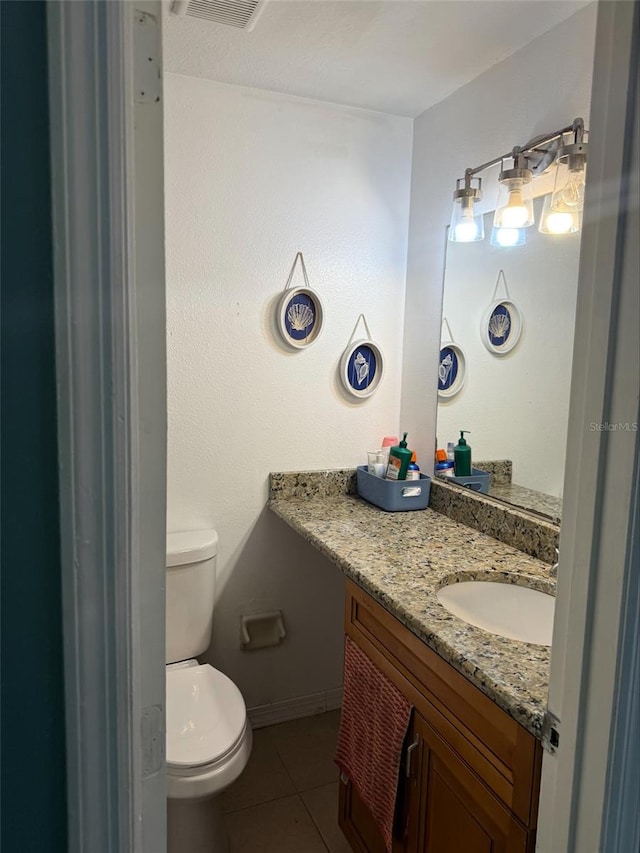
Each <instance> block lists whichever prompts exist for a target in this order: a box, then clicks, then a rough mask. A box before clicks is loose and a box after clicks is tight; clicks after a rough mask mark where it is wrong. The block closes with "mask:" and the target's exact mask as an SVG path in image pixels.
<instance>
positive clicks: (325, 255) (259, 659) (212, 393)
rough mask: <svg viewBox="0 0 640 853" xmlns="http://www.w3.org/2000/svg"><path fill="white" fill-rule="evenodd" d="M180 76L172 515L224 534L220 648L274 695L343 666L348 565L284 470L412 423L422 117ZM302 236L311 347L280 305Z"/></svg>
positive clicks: (331, 675) (251, 691)
mask: <svg viewBox="0 0 640 853" xmlns="http://www.w3.org/2000/svg"><path fill="white" fill-rule="evenodd" d="M165 94H166V105H165V147H166V155H165V156H166V217H167V222H166V227H167V234H166V243H167V327H168V362H169V370H168V405H169V436H168V529H169V530H180V529H189V528H198V527H205V526H213V527H215V528H216V529H217V530H218V532H219V534H220V552H219V566H218V568H219V573H218V579H219V586H218V602H217V606H216V611H215V620H214V637H213V643H212V649H211V652H210V659H211V662H212V663H214V664H215V665H217V666H219V667H220V668H221V669H223V670H224V671H225V672H226V673H227V674H228V675H229V676H230V677H231V678H233V679H234V680H235V681H236V683H237V684H238V685H239V686H240V688H241V689H242V690H243V692H244V694H245V698H246V700H247V703H248V705H249V706H255V705H258V704H264V703H268V702H272V701H277V700H280V699H285V698H289V697H295V696H301V695H305V694H307V693H313V692H317V691H321V690H326V689H330V688H335V687H338V686H340V683H341V658H342V642H343V639H342V637H343V632H342V628H341V625H342V604H343V602H342V595H343V584H342V578H341V576H340V573H339V572H338V570H337V569H336V568H335V567H333V566H332V565H331V564H330V563H329V562H328V561H327V560H326V559H325V558H323V557H322V556H321V555H320V554H319V553H317V552H316V551H315V550H314V549H313V548H311V547H310V546H309V545H307V544H306V543H305V542H304V541H303V540H302V539H301V538H300V537H299V536H297V534H295V533H293V532H292V531H291V530H290V529H289V528H287V527H286V525H284V524H283V523H282V522H281V521H279V520H278V519H277V518H276V517H275V516H273V515H272V514H271V513H270V512H269V511H268V510H265V508H264V507H265V502H266V499H267V479H268V473H269V471H273V470H276V471H277V470H305V469H319V468H334V467H341V466H355V465H356V464H358V463H360V462H362V461H364V459H365V458H366V456H365V453H366V450H367V449H371V448H372V447H375V446H377V445H378V444H379V441H380V438H381V437H382V436H383V435H385V434H388V433H389V432H395V431H397V430H398V429H399V427H400V422H399V411H400V386H401V357H402V335H403V312H404V286H405V274H406V252H407V233H408V213H409V185H410V160H411V132H412V126H411V121H410V120H409V119H406V118H399V117H392V116H387V115H382V114H378V113H373V112H367V111H364V110H357V109H349V108H343V107H338V106H334V105H330V104H324V103H320V102H314V101H311V100H306V99H301V98H294V97H288V96H279V95H275V94H271V93H266V92H261V91H257V90H252V89H246V88H242V87H235V86H229V85H225V84H218V83H214V82H211V81H207V80H203V79H196V78H190V77H183V76H179V75H173V74H168V75H167V76H166V80H165ZM298 250H301V251H302V252H304V256H305V260H306V263H307V269H308V272H309V276H310V280H311V286H312V287H314V288H315V289H316V290H317V291H318V292H319V293H320V295H321V296H322V299H323V302H324V307H325V327H324V330H323V333H322V335H321V337H320V338H319V340H318V341H317V342H316V343H315V344H314V345H313V346H312V347H311V348H309V349H308V350H305V351H297V352H292V351H289V350H285V349H284V348H283V345H281V344H279V343H278V340H277V337H276V333H275V332H274V329H273V321H272V315H273V309H274V302H275V301H277V300H278V297H279V295H280V293H281V291H282V290H283V288H284V285H285V281H286V278H287V275H288V272H289V269H290V267H291V264H292V262H293V259H294V256H295V253H296V251H298ZM298 283H300V284H302V281H301V280H299V281H298ZM361 311H362V312H365V314H366V317H367V320H368V323H369V326H370V329H371V332H372V335H373V337H374V339H375V340H376V341H377V342H378V343H379V344H380V345H381V347H382V349H383V351H384V353H385V356H386V364H385V370H386V374H385V377H384V379H383V382H382V384H381V386H380V388H379V389H378V391H377V392H376V394H375V395H374V396H373V397H372V398H371V399H370V400H368V401H366V402H361V403H354V402H350V401H349V400H347V399H345V397H344V396H343V395H342V393H341V391H340V389H339V387H338V385H337V379H336V369H337V366H338V363H339V360H340V356H341V353H342V351H343V350H344V348H345V346H346V344H347V341H348V339H349V337H350V335H351V332H352V329H353V327H354V324H355V322H356V319H357V317H358V314H359V313H360V312H361ZM273 608H280V609H282V610H283V611H284V615H285V621H286V624H287V628H288V631H289V636H288V638H287V640H286V641H285V643H284V644H283V645H282V646H280V647H279V648H276V649H273V650H262V651H257V652H251V653H246V652H241V651H240V650H239V618H240V614H241V613H244V612H254V611H256V610H262V609H273Z"/></svg>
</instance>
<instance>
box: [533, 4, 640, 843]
mask: <svg viewBox="0 0 640 853" xmlns="http://www.w3.org/2000/svg"><path fill="white" fill-rule="evenodd" d="M638 12H639V4H638V3H637V2H634V3H629V2H601V3H599V5H598V19H597V26H596V46H595V60H594V75H593V90H592V102H591V135H590V140H589V166H588V168H589V180H588V183H587V191H586V197H585V210H584V231H583V237H582V242H581V249H580V271H579V285H578V300H577V313H576V330H575V344H574V353H573V372H572V380H571V395H570V408H569V429H568V435H569V439H568V444H567V454H566V470H565V481H564V495H565V498H564V506H563V517H562V528H561V534H560V557H559V568H558V590H557V600H556V618H555V623H554V636H553V645H552V654H551V678H550V686H549V713H548V715H547V730H548V731H547V734H550V733H551V729H552V728H553V729H555V733H554V737H553V739H552V743H553V741H555V740H557V739H558V738H559V740H558V744H557V749H553V748H552V747H550V745H549V742H547V751H546V752H545V755H544V759H543V765H542V787H541V798H540V812H539V824H538V826H539V828H538V841H537V847H536V850H537V851H539V853H557V851H559V850H562V851H566V853H574V851H575V852H576V853H598V851H607V850H611V851H615V850H619V849H629V850H631V849H635V848H636V847H637V844H636V845H635V846H630V847H624V848H623V847H618V846H616V844H617V842H616V841H615V839H621V838H627V839H628V838H629V837H630V836H629V835H628V833H629V832H632V833H633V832H634V831H635V832H636V833H637V832H638V828H637V818H636V810H637V795H638V793H640V792H638V791H637V786H638V777H637V773H636V775H635V786H636V796H635V798H634V797H633V796H632V795H631V794H630V793H629V792H627V794H628V797H627V805H629V806H630V808H627V809H625V801H624V798H620V797H619V796H618V795H617V794H619V792H620V785H621V782H622V781H623V780H622V779H621V778H618V776H617V774H619V773H620V772H622V773H624V772H625V768H626V771H630V770H632V765H633V766H635V768H636V769H637V766H638V765H637V759H638V758H640V756H637V758H636V759H632V761H631V764H630V763H629V762H626V764H625V762H624V761H623V762H622V763H621V764H620V765H616V767H617V768H618V769H616V767H614V764H613V762H614V761H616V760H617V758H616V757H617V756H618V757H619V756H620V755H622V756H624V755H628V752H629V749H632V748H635V750H636V751H637V750H638V732H637V730H636V731H635V732H634V731H633V726H632V723H631V721H632V720H633V713H634V710H633V708H634V704H633V703H634V697H635V702H636V704H635V713H636V715H637V691H638V689H639V685H638V658H637V636H638V628H639V621H638V620H639V610H638V608H637V606H636V607H634V606H633V603H634V598H633V596H634V594H635V601H636V602H637V590H638V587H637V582H636V584H635V592H634V583H633V579H634V572H635V571H636V569H637V567H636V569H634V555H635V556H636V557H637V553H638V547H639V544H640V542H639V536H640V529H639V527H640V525H639V524H638V462H639V459H638V457H639V454H640V443H639V437H640V436H639V433H638V431H637V427H638V420H639V410H638V405H639V404H638V391H639V388H640V350H639V347H640V345H639V334H638V316H640V299H639V293H638V290H639V289H638V276H639V270H638V242H637V234H638V230H639V223H638V144H639V137H638V117H639V114H638V84H637V75H638V23H639V22H638ZM634 649H635V654H634V653H633V650H634ZM623 673H624V677H623ZM636 720H637V716H636ZM634 761H635V764H634ZM627 780H628V782H629V784H633V776H632V775H629V776H627ZM634 824H635V830H634ZM636 838H637V834H636Z"/></svg>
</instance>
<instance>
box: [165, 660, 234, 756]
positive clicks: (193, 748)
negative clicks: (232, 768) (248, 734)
mask: <svg viewBox="0 0 640 853" xmlns="http://www.w3.org/2000/svg"><path fill="white" fill-rule="evenodd" d="M246 721H247V709H246V707H245V704H244V699H243V698H242V694H241V693H240V691H239V690H238V688H237V687H236V685H235V684H234V683H233V681H231V679H230V678H227V676H226V675H223V673H221V672H218V670H217V669H214V668H213V667H212V666H209V664H201V665H199V666H186V667H178V668H176V669H169V670H167V764H170V765H173V766H174V767H176V768H187V767H197V766H201V765H203V764H212V763H214V762H215V761H218V760H220V759H221V758H223V756H224V755H226V754H227V753H228V752H230V751H231V750H232V749H233V747H234V746H235V745H236V743H237V742H238V740H239V739H240V737H241V735H242V733H243V731H244V728H245V724H246Z"/></svg>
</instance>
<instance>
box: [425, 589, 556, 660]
mask: <svg viewBox="0 0 640 853" xmlns="http://www.w3.org/2000/svg"><path fill="white" fill-rule="evenodd" d="M437 597H438V600H439V601H440V604H442V606H443V607H446V609H447V610H448V611H449V612H450V613H453V614H454V616H457V617H458V618H459V619H463V620H464V621H465V622H469V623H470V624H471V625H476V626H477V627H478V628H483V629H484V630H485V631H489V632H490V633H492V634H499V635H500V636H501V637H508V638H509V639H511V640H521V641H522V642H524V643H536V644H538V645H540V646H550V645H551V636H552V632H553V613H554V607H555V603H556V600H555V598H554V597H553V596H552V595H548V594H547V593H546V592H539V591H538V590H536V589H530V588H529V587H528V586H517V585H516V584H511V583H496V582H495V581H463V582H461V583H453V584H450V585H449V586H444V587H442V589H440V590H438V592H437Z"/></svg>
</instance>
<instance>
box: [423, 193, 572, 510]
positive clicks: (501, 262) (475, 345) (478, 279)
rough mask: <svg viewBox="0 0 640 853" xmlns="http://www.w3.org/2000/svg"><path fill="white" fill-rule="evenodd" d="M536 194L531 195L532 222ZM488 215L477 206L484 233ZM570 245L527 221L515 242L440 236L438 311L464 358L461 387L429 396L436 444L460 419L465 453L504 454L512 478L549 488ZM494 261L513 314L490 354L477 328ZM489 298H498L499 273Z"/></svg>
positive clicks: (562, 405)
mask: <svg viewBox="0 0 640 853" xmlns="http://www.w3.org/2000/svg"><path fill="white" fill-rule="evenodd" d="M542 203H543V199H542V198H537V199H535V201H534V208H535V212H536V222H539V219H540V212H541V209H542ZM492 222H493V214H492V213H487V214H486V215H485V233H486V234H487V237H488V235H489V234H490V233H491V226H492ZM579 252H580V234H567V235H564V236H554V235H549V234H540V233H539V232H538V229H537V226H534V227H533V228H529V229H527V242H526V244H525V245H524V246H517V247H513V248H504V247H499V246H492V245H491V244H490V242H489V240H488V239H485V240H482V241H480V242H477V243H449V244H448V245H447V265H446V273H445V284H444V305H443V313H444V316H445V317H446V318H447V321H448V323H449V325H450V327H451V330H452V333H453V335H454V338H455V340H456V342H457V343H459V344H460V346H462V348H463V350H464V354H465V357H466V360H467V365H468V366H467V379H466V382H465V384H464V385H463V387H462V388H461V390H460V391H459V392H458V393H457V394H456V395H455V396H453V397H450V398H449V399H448V400H439V401H438V424H437V434H438V444H439V445H440V446H441V447H443V446H445V445H446V442H447V440H451V441H454V442H455V441H456V440H457V438H458V436H459V434H460V433H459V430H460V429H467V428H468V429H470V430H471V435H469V436H467V439H468V441H469V444H470V445H471V447H472V458H473V459H475V460H477V461H479V460H481V459H511V460H512V462H513V481H514V482H515V483H518V485H520V486H526V487H527V488H529V489H537V490H538V491H540V492H544V493H546V494H548V495H554V496H556V497H561V496H562V481H563V477H564V457H565V449H566V443H567V423H568V418H569V388H570V384H571V363H572V355H573V330H574V325H575V314H576V293H577V289H578V258H579ZM500 269H503V270H504V274H505V277H506V281H507V286H508V290H509V295H510V296H511V299H513V301H514V302H515V304H516V305H517V306H518V308H519V309H520V312H521V315H522V319H523V324H522V334H521V335H520V339H519V341H518V343H517V345H516V346H515V348H514V349H513V350H511V352H509V353H506V354H505V355H501V356H496V355H494V354H493V353H490V352H489V351H488V350H487V349H486V348H485V346H484V344H483V343H482V339H481V337H480V334H479V330H480V318H481V317H483V315H484V313H485V311H486V310H487V308H488V306H489V305H490V303H491V302H492V294H493V292H494V289H495V285H496V278H497V276H498V271H499V270H500ZM496 298H497V299H504V298H505V289H504V286H503V284H502V283H501V284H500V286H499V287H498V291H497V296H496ZM443 334H444V333H443Z"/></svg>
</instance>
